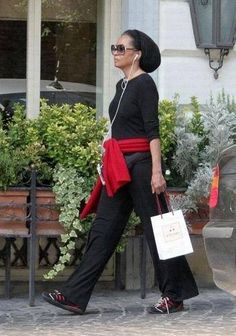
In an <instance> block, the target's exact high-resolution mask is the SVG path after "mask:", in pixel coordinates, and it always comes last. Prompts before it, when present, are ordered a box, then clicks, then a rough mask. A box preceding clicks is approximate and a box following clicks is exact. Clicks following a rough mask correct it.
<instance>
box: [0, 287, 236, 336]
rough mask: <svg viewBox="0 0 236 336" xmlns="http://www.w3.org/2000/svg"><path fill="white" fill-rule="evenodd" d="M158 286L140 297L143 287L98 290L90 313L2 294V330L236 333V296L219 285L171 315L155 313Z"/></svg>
mask: <svg viewBox="0 0 236 336" xmlns="http://www.w3.org/2000/svg"><path fill="white" fill-rule="evenodd" d="M157 298H158V297H157V294H156V292H154V291H149V292H148V293H147V297H146V299H144V300H142V299H141V298H140V293H139V291H112V290H103V291H96V292H95V293H94V295H93V297H92V299H91V301H90V304H89V306H88V309H87V313H86V314H85V315H83V316H78V315H73V314H70V313H67V312H66V311H63V310H61V309H58V308H56V307H53V306H51V305H49V304H47V303H46V302H44V301H43V300H42V299H41V298H40V297H37V299H36V306H35V307H29V306H28V298H27V296H24V297H19V296H18V297H17V298H12V299H11V300H5V299H2V298H1V299H0V336H16V335H17V336H19V335H20V336H28V335H30V336H31V335H32V336H33V335H44V336H62V335H63V336H75V335H76V336H95V335H96V336H108V335H109V336H111V335H112V336H139V335H142V336H150V335H151V336H153V335H157V336H164V335H168V336H178V335H181V336H184V335H187V336H198V335H199V336H200V335H204V336H209V335H212V336H213V335H214V336H218V335H225V334H226V335H229V336H234V335H236V297H233V296H231V295H229V294H227V293H224V292H222V291H220V290H218V289H215V288H214V289H202V290H200V295H199V296H198V297H196V298H193V299H190V300H187V301H186V303H185V310H184V311H183V312H180V313H174V314H170V315H168V316H167V315H162V316H159V315H150V314H148V313H147V307H148V306H149V305H150V304H153V303H154V302H156V301H157Z"/></svg>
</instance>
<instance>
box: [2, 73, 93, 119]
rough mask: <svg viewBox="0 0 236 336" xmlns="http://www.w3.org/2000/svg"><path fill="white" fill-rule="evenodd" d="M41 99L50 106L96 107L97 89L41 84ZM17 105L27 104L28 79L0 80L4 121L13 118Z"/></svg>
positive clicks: (74, 84)
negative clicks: (45, 100)
mask: <svg viewBox="0 0 236 336" xmlns="http://www.w3.org/2000/svg"><path fill="white" fill-rule="evenodd" d="M40 97H41V98H45V99H47V100H48V103H49V104H64V103H67V104H71V105H73V104H75V103H83V104H86V105H89V106H92V107H95V103H96V87H95V86H94V85H89V84H82V83H73V82H64V81H62V82H58V81H57V80H54V81H53V82H52V81H48V80H41V82H40ZM15 103H22V104H24V105H25V104H26V79H8V78H3V79H0V113H1V114H2V118H3V119H4V120H6V121H7V120H8V119H9V118H11V116H12V113H13V106H14V104H15Z"/></svg>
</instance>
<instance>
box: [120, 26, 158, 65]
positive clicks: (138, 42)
mask: <svg viewBox="0 0 236 336" xmlns="http://www.w3.org/2000/svg"><path fill="white" fill-rule="evenodd" d="M123 35H128V36H129V37H130V38H131V39H132V44H133V47H134V48H135V49H137V50H141V52H142V56H141V58H140V61H139V65H140V67H141V69H143V70H144V71H146V72H153V71H154V70H156V69H157V68H158V67H159V65H160V64H161V54H160V50H159V48H158V46H157V44H156V43H155V42H154V41H153V40H152V39H151V37H149V36H148V35H146V34H145V33H143V32H141V31H140V30H137V29H128V30H126V31H125V32H124V33H123V34H122V36H123Z"/></svg>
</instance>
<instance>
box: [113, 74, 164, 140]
mask: <svg viewBox="0 0 236 336" xmlns="http://www.w3.org/2000/svg"><path fill="white" fill-rule="evenodd" d="M121 85H122V80H120V81H119V82H118V83H117V85H116V93H115V96H114V98H113V100H112V101H111V104H110V107H109V116H110V119H111V120H112V119H113V118H114V115H115V112H116V109H117V106H118V103H119V99H120V96H121V94H122V87H121ZM158 100H159V96H158V92H157V88H156V85H155V82H154V81H153V79H152V77H151V76H150V75H148V74H147V73H144V74H141V75H139V76H137V77H134V78H133V79H131V80H129V82H128V84H127V87H126V90H125V92H124V95H123V97H122V100H121V103H120V107H119V110H118V113H117V116H116V118H115V121H114V123H113V125H112V137H113V138H115V139H117V140H120V139H130V138H147V139H148V140H149V141H151V140H153V139H156V138H159V120H158Z"/></svg>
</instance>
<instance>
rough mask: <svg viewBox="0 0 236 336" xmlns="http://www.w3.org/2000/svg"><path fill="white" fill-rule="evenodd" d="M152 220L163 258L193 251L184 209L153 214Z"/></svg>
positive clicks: (161, 257) (159, 252)
mask: <svg viewBox="0 0 236 336" xmlns="http://www.w3.org/2000/svg"><path fill="white" fill-rule="evenodd" d="M151 222H152V228H153V232H154V237H155V241H156V246H157V251H158V254H159V258H160V259H161V260H165V259H170V258H174V257H178V256H181V255H185V254H188V253H192V252H193V247H192V243H191V240H190V237H189V233H188V229H187V226H186V223H185V219H184V216H183V213H182V210H177V211H171V212H167V213H164V214H160V215H157V216H153V217H151Z"/></svg>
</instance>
